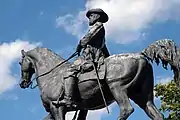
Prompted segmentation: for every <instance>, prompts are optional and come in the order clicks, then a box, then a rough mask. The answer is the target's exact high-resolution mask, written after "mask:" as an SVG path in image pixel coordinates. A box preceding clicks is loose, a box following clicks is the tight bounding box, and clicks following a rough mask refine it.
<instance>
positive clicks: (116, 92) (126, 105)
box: [110, 82, 134, 120]
mask: <svg viewBox="0 0 180 120" xmlns="http://www.w3.org/2000/svg"><path fill="white" fill-rule="evenodd" d="M110 90H111V92H112V94H113V96H114V98H115V100H116V102H117V104H118V105H119V107H120V116H119V118H118V120H126V119H127V118H128V117H129V116H130V115H131V114H132V113H133V111H134V108H133V107H132V105H131V103H130V100H129V98H128V96H127V92H126V90H123V89H121V86H120V85H119V84H118V82H117V83H112V85H110Z"/></svg>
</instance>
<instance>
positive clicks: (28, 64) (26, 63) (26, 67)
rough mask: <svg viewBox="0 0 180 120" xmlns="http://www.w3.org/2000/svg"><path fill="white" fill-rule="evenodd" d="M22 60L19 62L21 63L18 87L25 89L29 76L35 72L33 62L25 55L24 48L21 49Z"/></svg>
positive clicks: (29, 79) (27, 85) (28, 82)
mask: <svg viewBox="0 0 180 120" xmlns="http://www.w3.org/2000/svg"><path fill="white" fill-rule="evenodd" d="M21 54H22V60H21V61H20V62H19V64H20V65H21V81H20V84H19V85H20V87H21V88H23V89H25V88H28V87H29V85H30V83H31V77H32V75H33V74H34V73H35V67H34V63H33V61H32V58H30V57H29V56H28V55H26V52H25V51H24V50H21Z"/></svg>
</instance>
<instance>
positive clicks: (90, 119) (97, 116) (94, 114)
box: [66, 102, 117, 120]
mask: <svg viewBox="0 0 180 120" xmlns="http://www.w3.org/2000/svg"><path fill="white" fill-rule="evenodd" d="M115 105H117V104H116V103H115V102H114V103H113V104H111V105H110V106H109V107H108V109H109V110H110V114H111V113H112V108H113V107H114V106H115ZM74 113H75V112H69V113H67V115H66V119H67V120H72V118H73V116H74ZM102 116H108V113H107V110H106V108H103V109H100V110H93V111H92V110H90V111H88V115H87V120H101V118H102Z"/></svg>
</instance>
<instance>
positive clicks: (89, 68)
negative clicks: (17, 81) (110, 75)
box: [74, 60, 106, 83]
mask: <svg viewBox="0 0 180 120" xmlns="http://www.w3.org/2000/svg"><path fill="white" fill-rule="evenodd" d="M78 62H80V61H79V60H76V61H74V64H75V65H77V64H79V63H78ZM81 70H82V71H83V72H79V73H78V74H77V78H78V80H79V83H80V82H85V81H87V80H94V79H97V73H96V70H95V69H94V67H93V65H92V63H91V64H90V63H89V64H88V63H86V64H84V65H83V68H81ZM97 71H98V76H99V79H100V80H102V79H104V78H105V74H106V64H105V63H103V64H101V65H99V66H98V69H97Z"/></svg>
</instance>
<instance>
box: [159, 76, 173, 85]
mask: <svg viewBox="0 0 180 120" xmlns="http://www.w3.org/2000/svg"><path fill="white" fill-rule="evenodd" d="M172 79H173V77H172V76H157V81H156V83H157V84H167V83H168V82H170V81H171V80H172Z"/></svg>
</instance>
